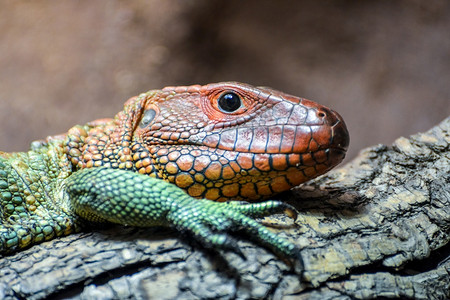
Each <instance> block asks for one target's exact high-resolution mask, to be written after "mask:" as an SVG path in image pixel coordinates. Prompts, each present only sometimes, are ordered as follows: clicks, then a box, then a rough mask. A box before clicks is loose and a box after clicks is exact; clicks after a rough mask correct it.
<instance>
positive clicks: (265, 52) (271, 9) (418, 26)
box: [0, 0, 450, 157]
mask: <svg viewBox="0 0 450 300" xmlns="http://www.w3.org/2000/svg"><path fill="white" fill-rule="evenodd" d="M317 2H320V3H317ZM224 80H237V81H243V82H248V83H251V84H254V85H266V86H271V87H273V88H276V89H279V90H283V91H285V92H288V93H291V94H294V95H298V96H302V97H306V98H309V99H312V100H315V101H317V102H320V103H322V104H325V105H327V106H330V107H332V108H333V109H335V110H337V111H338V112H340V113H341V115H343V116H344V118H345V120H346V122H347V125H348V127H349V131H350V134H351V146H350V153H349V156H350V157H352V156H354V155H356V153H357V152H358V151H359V150H360V149H361V148H363V147H366V146H369V145H373V144H377V143H385V144H390V143H392V142H393V140H394V139H395V138H396V137H398V136H401V135H403V136H407V135H409V134H412V133H415V132H418V131H425V130H427V129H429V128H430V127H432V126H433V125H435V124H437V123H438V122H440V121H441V120H442V119H444V118H445V117H447V116H448V115H449V114H450V1H447V0H442V1H438V0H436V1H418V0H417V1H412V0H410V1H406V0H405V1H390V0H384V1H256V0H255V1H237V0H236V1H209V0H202V1H175V0H169V1H144V0H142V1H109V0H102V1H21V2H15V1H3V0H0V149H1V150H3V151H23V150H26V149H28V146H29V143H30V142H31V141H32V140H35V139H40V138H44V137H46V136H47V135H52V134H58V133H61V132H65V131H66V130H67V129H68V128H70V127H71V126H73V125H75V124H82V123H85V122H87V121H90V120H93V119H97V118H102V117H112V116H114V115H115V113H117V112H118V111H119V110H120V109H121V108H122V104H123V102H124V101H125V100H126V99H127V98H129V97H131V96H133V95H136V94H139V93H140V92H143V91H147V90H149V89H155V88H161V87H164V86H166V85H188V84H194V83H208V82H217V81H224Z"/></svg>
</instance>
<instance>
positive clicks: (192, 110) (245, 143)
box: [72, 82, 349, 201]
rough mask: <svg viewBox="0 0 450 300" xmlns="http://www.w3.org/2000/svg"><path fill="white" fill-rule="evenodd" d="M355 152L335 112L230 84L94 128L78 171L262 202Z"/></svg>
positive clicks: (148, 96)
mask: <svg viewBox="0 0 450 300" xmlns="http://www.w3.org/2000/svg"><path fill="white" fill-rule="evenodd" d="M348 143H349V135H348V131H347V128H346V125H345V123H344V121H343V120H342V118H341V116H340V115H339V114H337V113H336V112H334V111H332V110H331V109H329V108H326V107H324V106H322V105H319V104H317V103H314V102H312V101H309V100H306V99H303V98H298V97H294V96H291V95H287V94H285V93H282V92H279V91H275V90H273V89H270V88H263V87H253V86H250V85H246V84H241V83H234V82H226V83H217V84H209V85H205V86H199V85H194V86H186V87H167V88H164V89H162V90H154V91H150V92H147V93H144V94H141V95H140V96H137V97H133V98H131V99H129V100H128V101H127V102H126V103H125V108H124V110H123V111H122V112H120V113H119V114H118V115H117V116H116V118H115V119H114V121H112V122H111V123H106V124H105V125H102V126H91V128H90V130H88V132H87V133H86V137H85V138H83V142H82V143H79V144H83V146H82V148H83V149H81V151H80V153H81V154H80V156H79V157H77V158H76V159H75V162H76V163H77V164H78V165H79V166H81V167H92V166H97V165H109V166H111V167H118V168H124V169H131V170H134V171H137V172H140V173H144V174H149V175H150V176H155V177H158V178H162V179H165V180H167V181H169V182H173V183H175V184H176V185H178V186H179V187H181V188H184V189H186V190H187V192H188V193H189V194H190V195H192V196H195V197H206V198H208V199H212V200H219V201H220V200H227V199H250V200H256V199H261V198H265V197H268V196H270V195H272V194H275V193H279V192H282V191H286V190H288V189H290V188H291V187H294V186H296V185H298V184H300V183H302V182H305V181H307V180H309V179H312V178H314V177H316V176H318V175H321V174H323V173H325V172H327V171H328V170H330V169H331V168H333V167H334V166H336V165H337V164H339V163H340V162H341V161H342V160H343V159H344V157H345V153H346V150H347V147H348ZM90 148H91V150H89V149H90ZM72 160H73V159H72ZM73 161H74V160H73Z"/></svg>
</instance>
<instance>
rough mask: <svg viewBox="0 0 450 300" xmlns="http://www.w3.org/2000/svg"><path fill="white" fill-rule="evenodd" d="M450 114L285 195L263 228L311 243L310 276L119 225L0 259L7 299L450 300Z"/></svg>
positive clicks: (258, 251) (255, 255) (264, 257)
mask: <svg viewBox="0 0 450 300" xmlns="http://www.w3.org/2000/svg"><path fill="white" fill-rule="evenodd" d="M449 144H450V118H447V119H446V120H444V121H443V122H442V123H440V124H439V125H437V126H436V127H434V128H432V129H431V130H430V131H428V132H426V133H419V134H417V135H414V136H411V137H410V138H409V139H407V138H403V137H402V138H399V139H397V140H396V141H395V143H394V144H393V145H392V146H384V145H378V146H374V147H371V148H368V149H365V150H363V151H362V152H361V153H360V155H359V156H358V157H357V158H356V159H355V160H353V161H352V162H351V163H349V164H347V165H346V166H344V167H342V168H340V169H336V170H335V171H332V172H330V173H328V174H326V175H324V176H322V177H320V178H318V179H317V180H314V181H313V182H310V183H307V184H304V185H302V186H300V187H298V188H296V189H294V190H292V191H290V192H289V193H285V194H283V195H280V196H279V197H280V198H283V199H285V200H286V201H289V202H290V203H291V204H293V205H294V206H296V207H297V209H298V210H299V212H300V214H299V218H298V220H297V222H296V223H295V224H294V225H293V224H292V222H289V220H286V218H285V217H284V216H276V217H272V218H270V219H266V220H264V222H266V223H269V224H273V223H275V224H277V225H278V226H277V228H274V230H276V231H278V232H279V234H280V235H282V236H285V237H286V238H288V239H291V240H292V241H295V243H297V244H298V245H300V246H301V248H302V249H303V250H302V257H303V260H304V264H305V270H304V272H303V274H302V275H299V274H296V273H295V272H294V271H293V270H292V268H290V267H289V265H287V264H286V263H285V262H283V261H282V260H280V259H278V258H277V257H275V256H274V255H273V254H272V253H270V252H268V251H266V250H265V249H263V248H261V247H259V246H258V245H255V244H253V243H251V242H247V241H245V240H242V241H240V242H239V246H240V247H241V249H242V252H243V253H244V255H245V256H246V258H247V259H245V260H244V259H242V258H241V257H240V256H238V255H236V254H234V253H222V252H220V253H216V252H207V251H204V250H202V249H201V247H199V246H198V245H195V244H192V245H191V244H190V243H189V242H188V241H189V239H186V238H180V237H179V236H178V235H177V233H176V232H174V231H170V230H167V229H160V228H154V229H135V228H123V227H112V228H106V229H96V230H93V231H92V232H88V233H81V234H75V235H71V236H68V237H65V238H61V239H56V240H53V241H50V242H46V243H43V244H41V245H38V246H34V247H32V248H30V249H28V250H25V251H22V252H20V253H17V254H15V255H12V256H7V257H3V258H0V298H2V299H25V298H26V299H43V298H73V299H92V298H96V299H113V298H116V299H134V298H138V299H147V298H148V299H175V298H176V299H192V298H202V299H205V298H214V299H234V298H240V299H247V298H273V299H290V298H292V299H321V300H323V299H334V298H339V299H370V298H376V297H386V298H411V299H447V298H450V243H449V241H450V152H449V147H450V146H449Z"/></svg>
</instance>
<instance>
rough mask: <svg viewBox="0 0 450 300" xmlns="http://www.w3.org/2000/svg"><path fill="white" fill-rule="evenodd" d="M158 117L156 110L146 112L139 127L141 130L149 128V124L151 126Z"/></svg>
mask: <svg viewBox="0 0 450 300" xmlns="http://www.w3.org/2000/svg"><path fill="white" fill-rule="evenodd" d="M155 116H156V111H155V110H154V109H147V110H146V111H145V112H144V116H143V117H142V119H141V123H140V124H139V127H141V128H145V127H147V126H148V124H150V123H151V122H152V121H153V119H154V118H155Z"/></svg>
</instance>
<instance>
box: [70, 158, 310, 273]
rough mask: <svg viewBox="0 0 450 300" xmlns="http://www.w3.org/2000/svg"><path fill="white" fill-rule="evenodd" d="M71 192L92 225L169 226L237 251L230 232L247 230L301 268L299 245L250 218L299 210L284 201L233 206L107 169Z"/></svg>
mask: <svg viewBox="0 0 450 300" xmlns="http://www.w3.org/2000/svg"><path fill="white" fill-rule="evenodd" d="M66 189H67V192H68V194H69V197H70V201H71V206H72V209H73V210H74V211H75V213H76V214H78V215H79V216H81V217H83V218H85V219H87V220H90V221H94V222H106V221H107V222H112V223H118V224H122V225H131V226H138V227H150V226H170V227H174V228H176V229H177V230H179V231H181V232H189V233H190V234H192V235H193V236H194V237H195V238H196V239H197V240H198V241H199V242H200V243H201V244H203V245H205V246H206V247H212V248H216V249H232V250H235V251H237V252H239V250H238V249H237V247H236V245H235V242H234V240H233V239H232V238H230V236H229V235H228V233H229V232H230V231H235V230H244V231H245V232H247V233H248V234H250V235H251V238H252V239H255V240H256V241H258V242H260V243H262V244H264V245H265V246H267V247H269V248H270V249H271V250H273V251H274V252H275V253H277V254H279V255H282V256H286V257H289V258H291V259H294V260H295V261H296V264H297V268H299V265H301V257H300V252H299V249H298V248H297V247H296V246H295V245H294V244H292V243H290V242H288V241H286V240H284V239H282V238H280V237H279V236H277V235H276V234H275V233H273V232H271V231H270V230H268V229H267V228H266V227H264V226H263V225H261V224H259V223H258V222H256V221H255V220H253V219H252V218H251V217H250V216H263V215H268V214H273V213H277V212H283V211H286V210H287V211H288V213H292V212H293V211H294V210H293V208H291V207H290V206H289V205H287V204H285V203H282V202H279V201H267V202H263V203H255V204H242V203H232V204H229V203H224V202H213V201H210V200H205V199H200V200H199V199H195V198H192V197H191V196H189V195H188V194H186V193H185V192H184V191H183V190H181V189H180V188H178V187H176V186H174V185H172V184H170V183H167V182H165V181H162V180H159V179H155V178H152V177H149V176H146V175H141V174H138V173H133V172H130V171H124V170H120V169H110V168H102V167H100V168H92V169H83V170H80V171H78V172H76V173H74V174H72V175H71V176H70V177H69V178H68V182H67V185H66Z"/></svg>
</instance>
